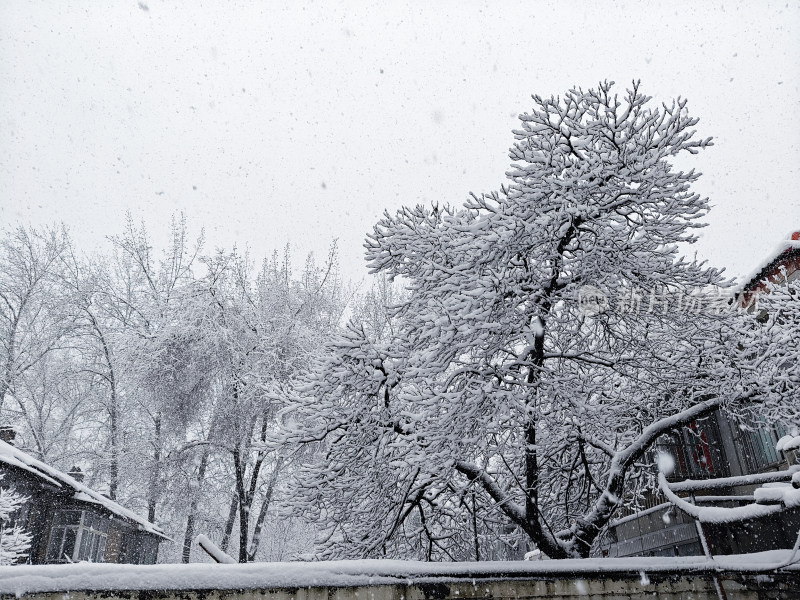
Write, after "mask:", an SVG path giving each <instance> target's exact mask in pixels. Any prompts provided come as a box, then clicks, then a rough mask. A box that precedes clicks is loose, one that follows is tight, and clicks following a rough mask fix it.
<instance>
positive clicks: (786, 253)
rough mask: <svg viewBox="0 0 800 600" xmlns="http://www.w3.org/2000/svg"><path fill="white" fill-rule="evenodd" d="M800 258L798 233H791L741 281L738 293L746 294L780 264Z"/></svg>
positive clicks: (799, 232) (799, 236)
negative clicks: (796, 257) (793, 258)
mask: <svg viewBox="0 0 800 600" xmlns="http://www.w3.org/2000/svg"><path fill="white" fill-rule="evenodd" d="M794 256H800V231H791V232H789V234H788V235H787V236H786V238H785V239H783V240H781V242H780V243H779V244H778V245H777V246H776V247H775V250H773V251H772V252H771V253H770V254H769V258H768V259H767V260H766V261H764V262H762V263H761V264H759V265H758V266H757V267H756V268H755V269H753V270H752V271H751V272H750V273H749V274H748V275H747V276H746V277H745V278H744V279H743V280H742V285H741V288H740V289H739V290H738V293H739V294H741V293H742V292H746V291H748V290H750V289H752V288H753V287H755V286H757V285H758V284H759V283H760V282H762V281H763V280H764V279H766V278H767V277H768V276H769V275H770V273H772V271H773V270H774V269H775V268H776V267H778V266H779V265H780V264H781V263H782V262H784V261H786V260H788V259H789V258H792V257H794Z"/></svg>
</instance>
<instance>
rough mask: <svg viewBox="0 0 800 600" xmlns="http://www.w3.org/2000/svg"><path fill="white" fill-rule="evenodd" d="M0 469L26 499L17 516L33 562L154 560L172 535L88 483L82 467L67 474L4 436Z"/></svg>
mask: <svg viewBox="0 0 800 600" xmlns="http://www.w3.org/2000/svg"><path fill="white" fill-rule="evenodd" d="M4 437H5V436H4ZM0 474H2V476H3V477H2V480H0V487H13V488H14V489H15V491H16V492H17V493H19V494H22V495H24V496H26V497H27V498H28V500H27V502H25V504H24V506H23V507H22V508H21V509H20V510H19V511H17V513H15V514H14V515H13V516H14V522H15V523H17V524H19V525H21V526H22V527H23V528H24V529H26V530H27V531H28V532H29V533H30V534H31V535H32V538H33V539H32V542H31V548H30V552H29V554H28V561H27V562H29V563H31V564H48V563H66V562H79V561H89V562H107V563H133V564H154V563H155V562H156V558H157V556H158V544H159V543H160V542H162V541H164V540H169V538H168V537H167V536H166V535H165V534H164V532H163V531H161V530H160V529H159V528H158V527H156V526H155V525H153V524H152V523H150V522H148V521H147V520H146V519H144V518H142V517H140V516H138V515H137V514H135V513H134V512H132V511H130V510H128V509H126V508H124V507H123V506H121V505H119V504H117V503H116V502H114V501H113V500H110V499H108V498H106V497H105V496H103V495H102V494H99V493H97V492H95V491H94V490H91V489H89V488H88V487H86V486H84V485H83V483H81V481H82V479H83V476H82V474H81V473H80V469H74V468H73V470H72V471H71V472H70V474H67V473H63V472H61V471H59V470H58V469H54V468H53V467H51V466H49V465H47V464H45V463H43V462H41V461H39V460H36V459H35V458H33V457H31V456H29V455H28V454H26V453H25V452H22V451H21V450H19V449H18V448H15V447H14V446H13V445H11V444H10V443H7V442H6V441H0Z"/></svg>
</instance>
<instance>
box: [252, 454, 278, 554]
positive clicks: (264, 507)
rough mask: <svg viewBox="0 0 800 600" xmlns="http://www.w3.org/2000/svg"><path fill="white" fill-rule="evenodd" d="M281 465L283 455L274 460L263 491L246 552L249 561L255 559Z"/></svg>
mask: <svg viewBox="0 0 800 600" xmlns="http://www.w3.org/2000/svg"><path fill="white" fill-rule="evenodd" d="M282 466H283V457H280V456H279V457H278V459H277V460H276V461H275V468H274V469H273V470H272V475H271V476H270V478H269V484H268V485H267V491H266V492H264V500H263V501H262V502H261V510H259V512H258V519H257V520H256V525H255V528H254V529H253V540H252V543H251V544H250V551H249V552H248V556H247V558H248V560H249V561H250V562H252V561H254V560H255V559H256V552H258V546H259V544H260V543H261V530H262V529H263V527H264V520H265V519H266V517H267V511H268V510H269V505H270V503H271V502H272V494H273V492H274V490H275V484H276V483H277V481H278V475H279V473H280V470H281V467H282Z"/></svg>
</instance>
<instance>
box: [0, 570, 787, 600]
mask: <svg viewBox="0 0 800 600" xmlns="http://www.w3.org/2000/svg"><path fill="white" fill-rule="evenodd" d="M718 579H719V583H720V585H721V587H722V589H723V590H724V596H723V597H724V598H727V599H728V600H761V599H767V598H769V599H770V600H774V599H790V598H792V599H796V598H798V597H800V574H798V573H778V574H769V575H764V574H760V575H759V574H741V573H720V574H718ZM0 597H2V598H3V600H11V599H12V598H14V599H15V600H16V598H20V597H21V598H24V599H25V600H117V599H119V600H161V599H163V600H451V599H452V600H470V599H488V598H491V599H492V600H506V599H508V600H517V599H523V598H525V599H528V598H530V599H535V598H550V599H554V600H564V599H578V598H585V599H590V600H600V599H603V600H612V599H613V600H639V599H644V598H658V599H663V600H684V599H692V600H717V598H719V597H720V596H719V595H718V593H717V591H716V587H715V582H714V575H712V574H710V573H696V574H692V575H687V574H678V573H673V574H669V573H656V574H650V575H647V576H643V575H632V574H627V575H626V574H616V575H615V574H602V576H601V575H600V574H596V575H595V576H592V575H591V574H583V576H582V577H581V578H575V577H572V576H569V575H568V574H561V575H555V576H552V575H551V576H548V577H537V578H525V579H508V580H488V581H487V580H475V581H474V582H469V581H466V582H465V581H455V582H446V581H429V582H423V581H420V582H409V583H405V584H388V585H371V586H351V587H343V586H319V587H283V588H268V589H267V588H265V589H246V590H211V589H196V590H192V589H181V590H129V591H70V592H63V591H62V592H48V593H33V594H23V595H21V596H19V595H14V594H2V595H0Z"/></svg>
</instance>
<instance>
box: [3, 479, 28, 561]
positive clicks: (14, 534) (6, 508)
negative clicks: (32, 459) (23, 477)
mask: <svg viewBox="0 0 800 600" xmlns="http://www.w3.org/2000/svg"><path fill="white" fill-rule="evenodd" d="M0 479H2V475H0ZM27 500H28V498H27V497H25V496H22V495H20V494H18V493H17V492H16V491H14V489H13V488H9V487H0V565H13V564H16V563H18V562H19V561H20V559H23V558H25V557H27V556H28V550H29V549H30V547H31V535H30V534H29V533H28V532H26V531H25V530H24V529H22V528H21V527H20V526H19V525H16V524H13V514H14V513H15V512H17V511H18V510H19V509H20V508H22V506H23V505H24V504H25V502H27Z"/></svg>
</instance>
